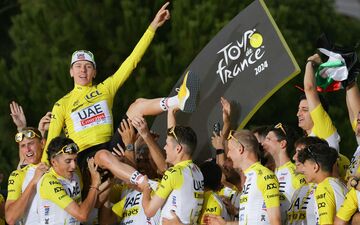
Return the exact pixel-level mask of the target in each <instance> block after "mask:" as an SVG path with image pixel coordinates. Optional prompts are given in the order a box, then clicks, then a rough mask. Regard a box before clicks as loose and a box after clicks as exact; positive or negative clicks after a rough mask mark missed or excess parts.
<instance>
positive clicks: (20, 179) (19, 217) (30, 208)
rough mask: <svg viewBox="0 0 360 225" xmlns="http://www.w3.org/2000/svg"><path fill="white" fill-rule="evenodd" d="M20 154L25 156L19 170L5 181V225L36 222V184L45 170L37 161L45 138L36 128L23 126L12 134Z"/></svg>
mask: <svg viewBox="0 0 360 225" xmlns="http://www.w3.org/2000/svg"><path fill="white" fill-rule="evenodd" d="M15 141H16V142H17V143H19V149H20V154H22V155H23V156H24V162H22V163H23V164H25V165H26V164H27V166H25V167H24V168H22V169H18V170H15V171H13V172H12V173H11V174H10V177H9V181H8V197H7V200H6V204H5V218H6V221H7V223H8V224H15V223H16V222H17V221H18V222H21V223H23V224H38V223H39V222H38V217H37V216H36V198H37V197H36V196H37V195H36V184H37V182H38V181H39V180H40V178H41V176H42V175H43V174H44V173H45V171H46V170H47V166H46V165H45V164H42V163H40V159H41V155H42V152H43V148H44V144H45V140H44V139H43V138H42V137H41V133H40V131H39V130H38V129H36V128H33V127H25V128H24V129H23V130H22V131H20V132H19V133H17V134H16V135H15Z"/></svg>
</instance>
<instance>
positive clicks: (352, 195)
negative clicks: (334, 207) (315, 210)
mask: <svg viewBox="0 0 360 225" xmlns="http://www.w3.org/2000/svg"><path fill="white" fill-rule="evenodd" d="M359 202H360V193H359V191H357V190H355V189H354V188H351V189H350V191H349V192H348V193H347V194H346V196H345V200H344V202H343V204H342V205H341V207H340V209H339V210H338V211H337V213H336V216H337V217H338V218H340V219H342V220H344V221H349V220H350V219H351V217H352V216H353V215H354V214H355V213H356V212H357V211H359V210H360V205H359Z"/></svg>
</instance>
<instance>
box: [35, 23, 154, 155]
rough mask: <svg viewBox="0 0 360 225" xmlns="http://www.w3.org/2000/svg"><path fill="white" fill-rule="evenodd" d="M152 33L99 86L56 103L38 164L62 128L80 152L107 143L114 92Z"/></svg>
mask: <svg viewBox="0 0 360 225" xmlns="http://www.w3.org/2000/svg"><path fill="white" fill-rule="evenodd" d="M154 34H155V31H154V29H153V28H152V27H151V26H149V28H148V29H147V30H146V32H145V34H144V35H143V36H142V38H141V39H140V41H139V42H138V44H137V45H136V46H135V48H134V50H133V51H132V53H131V54H130V56H129V57H128V58H127V59H126V60H125V61H124V62H123V63H122V64H121V66H120V67H119V69H118V70H117V71H116V72H115V73H114V75H112V76H110V77H108V78H107V79H106V80H105V81H104V82H101V83H100V84H98V85H91V84H90V85H89V86H80V85H75V87H74V89H73V90H72V91H71V92H70V93H68V94H67V95H65V96H64V97H63V98H61V99H60V100H59V101H57V102H56V103H55V105H54V107H53V110H52V118H51V122H50V127H49V133H48V138H47V141H46V147H45V151H44V152H43V155H42V159H41V161H43V162H47V161H48V159H47V151H46V149H47V146H48V144H49V143H50V141H51V140H52V139H53V138H55V137H57V136H58V135H60V133H61V129H64V133H65V135H66V136H67V137H69V138H71V139H73V141H74V142H75V143H76V144H77V145H78V146H79V148H80V151H82V150H84V149H87V148H90V147H92V146H95V145H98V144H102V143H106V142H108V141H109V140H110V139H111V136H112V134H113V116H112V107H113V101H114V96H115V94H116V91H117V90H118V89H119V88H120V87H121V86H122V85H123V83H124V82H125V81H126V80H127V78H128V77H129V76H130V74H131V73H132V71H133V70H134V69H135V68H136V66H137V64H138V62H139V61H140V60H141V58H142V56H143V55H144V53H145V51H146V49H147V48H148V46H149V45H150V43H151V41H152V39H153V37H154Z"/></svg>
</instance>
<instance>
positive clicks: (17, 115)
mask: <svg viewBox="0 0 360 225" xmlns="http://www.w3.org/2000/svg"><path fill="white" fill-rule="evenodd" d="M10 116H11V118H12V120H13V122H14V124H15V125H16V128H17V130H18V131H20V130H22V129H23V128H24V127H26V118H25V114H24V111H23V109H22V107H21V105H19V104H18V103H16V102H15V101H12V102H11V103H10Z"/></svg>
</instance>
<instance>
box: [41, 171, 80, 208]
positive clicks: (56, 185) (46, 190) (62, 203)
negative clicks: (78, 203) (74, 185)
mask: <svg viewBox="0 0 360 225" xmlns="http://www.w3.org/2000/svg"><path fill="white" fill-rule="evenodd" d="M39 195H40V198H42V199H47V200H50V201H51V202H54V203H55V204H56V205H58V206H59V207H60V208H62V209H65V208H66V207H67V206H68V205H69V204H70V203H71V202H73V201H74V200H73V199H72V198H71V197H70V196H69V195H68V194H67V193H66V192H65V189H64V187H63V186H62V184H61V183H60V181H59V180H58V179H57V178H56V177H55V176H54V175H51V174H49V173H47V174H45V175H44V177H43V179H42V182H41V184H40V190H39Z"/></svg>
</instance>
